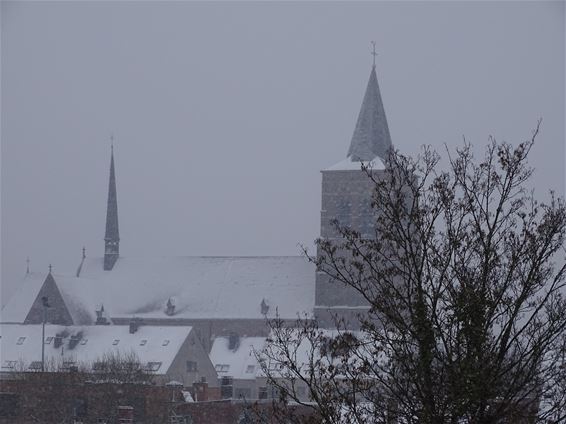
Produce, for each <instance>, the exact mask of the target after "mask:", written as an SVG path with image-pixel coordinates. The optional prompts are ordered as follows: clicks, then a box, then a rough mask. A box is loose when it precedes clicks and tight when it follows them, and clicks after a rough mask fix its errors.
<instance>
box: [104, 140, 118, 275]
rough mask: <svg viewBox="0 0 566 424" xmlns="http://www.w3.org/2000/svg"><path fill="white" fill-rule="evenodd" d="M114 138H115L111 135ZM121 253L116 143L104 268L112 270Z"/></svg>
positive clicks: (109, 195) (109, 197)
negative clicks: (115, 160) (115, 165)
mask: <svg viewBox="0 0 566 424" xmlns="http://www.w3.org/2000/svg"><path fill="white" fill-rule="evenodd" d="M111 139H112V140H113V139H114V138H113V137H111ZM119 254H120V234H119V232H118V199H117V197H116V175H115V174H114V145H113V144H112V146H111V152H110V178H109V180H108V203H107V206H106V234H105V236H104V270H105V271H110V270H111V269H112V268H113V267H114V264H115V263H116V260H118V256H119Z"/></svg>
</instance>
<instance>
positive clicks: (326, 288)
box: [315, 64, 393, 328]
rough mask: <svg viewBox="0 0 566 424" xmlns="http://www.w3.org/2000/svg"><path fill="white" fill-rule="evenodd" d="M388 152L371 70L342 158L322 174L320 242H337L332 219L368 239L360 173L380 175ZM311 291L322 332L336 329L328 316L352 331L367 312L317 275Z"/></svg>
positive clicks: (366, 187)
mask: <svg viewBox="0 0 566 424" xmlns="http://www.w3.org/2000/svg"><path fill="white" fill-rule="evenodd" d="M392 146H393V145H392V143H391V136H390V135H389V127H388V125H387V119H386V117H385V110H384V108H383V103H382V100H381V94H380V92H379V86H378V83H377V76H376V72H375V64H374V65H373V67H372V69H371V73H370V76H369V81H368V85H367V88H366V92H365V95H364V99H363V102H362V107H361V110H360V114H359V116H358V120H357V123H356V128H355V129H354V134H353V136H352V141H351V143H350V148H349V149H348V153H347V157H346V159H344V160H343V161H341V162H339V163H337V164H336V165H334V166H331V167H330V168H327V169H325V170H323V171H322V208H321V213H320V237H321V238H324V239H334V240H338V237H339V235H338V234H337V232H336V230H335V228H334V227H333V225H332V224H331V222H332V220H334V219H337V220H338V221H339V222H340V224H341V225H343V226H348V227H350V228H352V229H355V230H357V231H359V232H360V233H361V234H362V235H366V236H367V237H372V234H374V232H373V228H374V221H375V215H374V212H373V210H372V208H371V196H372V189H373V183H372V182H371V180H370V179H369V178H368V176H367V174H366V173H365V172H364V171H362V170H361V165H362V163H365V164H369V165H370V166H371V168H372V173H373V174H374V176H375V177H379V176H380V175H383V174H384V170H385V166H386V163H387V157H388V152H389V150H390V149H391V148H392ZM315 291H316V292H315V316H316V318H317V320H318V322H319V325H320V326H321V327H326V328H333V327H335V325H334V320H333V318H332V315H337V316H338V317H341V318H344V319H345V320H346V321H347V322H349V323H350V327H355V326H356V323H357V321H358V320H357V319H356V316H357V315H358V314H359V313H364V312H366V311H367V309H368V305H367V302H366V301H365V300H364V299H363V297H362V296H361V295H360V294H359V293H357V292H356V291H355V290H353V289H351V288H350V287H345V286H343V285H342V284H341V283H336V282H333V281H330V279H329V277H328V276H327V275H326V274H324V273H323V272H320V271H317V274H316V290H315Z"/></svg>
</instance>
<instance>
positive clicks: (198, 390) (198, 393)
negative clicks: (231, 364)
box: [193, 377, 208, 402]
mask: <svg viewBox="0 0 566 424" xmlns="http://www.w3.org/2000/svg"><path fill="white" fill-rule="evenodd" d="M193 391H194V394H195V395H194V400H195V402H206V401H207V400H208V383H207V382H206V377H201V379H200V381H195V382H194V383H193Z"/></svg>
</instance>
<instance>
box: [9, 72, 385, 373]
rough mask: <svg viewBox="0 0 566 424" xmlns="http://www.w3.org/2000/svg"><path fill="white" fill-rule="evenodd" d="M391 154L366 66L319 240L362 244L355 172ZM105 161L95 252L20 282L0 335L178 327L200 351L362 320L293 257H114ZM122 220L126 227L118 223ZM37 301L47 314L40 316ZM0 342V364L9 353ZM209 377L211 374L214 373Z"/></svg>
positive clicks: (363, 224) (333, 169)
mask: <svg viewBox="0 0 566 424" xmlns="http://www.w3.org/2000/svg"><path fill="white" fill-rule="evenodd" d="M391 148H392V142H391V136H390V133H389V128H388V125H387V119H386V116H385V110H384V107H383V102H382V99H381V94H380V90H379V85H378V81H377V75H376V69H375V63H374V64H373V66H372V68H371V71H370V76H369V81H368V83H367V88H366V91H365V95H364V98H363V101H362V105H361V109H360V112H359V116H358V119H357V122H356V125H355V129H354V133H353V136H352V139H351V143H350V146H349V149H348V150H347V154H346V155H345V158H344V159H343V160H341V161H339V162H338V163H336V164H335V165H333V166H330V167H328V168H326V169H324V170H322V171H321V173H322V188H321V200H322V202H321V214H320V237H321V238H330V239H332V238H334V239H336V237H337V234H336V233H335V230H334V228H333V226H332V225H331V221H332V220H334V219H337V220H338V221H339V222H340V223H341V224H343V225H348V226H350V227H351V228H354V229H356V230H358V231H360V232H361V233H362V234H364V233H367V232H370V231H371V229H372V227H373V221H374V217H373V211H372V208H371V194H372V183H371V181H370V179H369V178H368V176H367V175H366V174H365V172H364V171H362V170H361V165H362V163H366V164H369V163H371V168H372V171H371V172H373V173H375V174H376V175H378V176H379V174H380V173H381V174H383V172H384V169H385V166H386V158H387V155H388V151H389V150H390V149H391ZM117 166H119V163H118V161H115V157H114V151H113V149H112V150H111V153H110V170H109V180H108V200H107V213H106V227H105V234H104V251H103V254H102V255H101V256H93V257H91V256H90V255H86V252H85V251H84V249H83V255H82V259H81V261H80V263H78V264H77V269H76V271H75V272H74V273H71V274H67V275H64V274H61V275H60V274H56V273H52V272H51V269H50V270H49V272H48V273H47V275H45V274H41V273H32V272H29V271H28V273H27V274H26V275H25V278H24V279H23V281H21V282H20V284H19V288H18V290H17V292H16V293H15V294H14V295H13V297H12V298H11V299H10V300H9V301H8V303H7V304H6V306H5V307H4V308H3V310H2V311H1V316H0V323H1V324H2V327H3V328H4V330H3V331H2V333H5V332H6V330H5V329H6V328H7V326H22V325H23V326H26V325H34V324H35V325H37V324H42V323H43V322H44V320H46V322H47V323H49V324H50V325H57V326H85V327H87V326H97V325H100V326H109V327H110V326H116V325H118V326H120V325H122V326H126V325H130V324H131V323H132V322H136V326H137V325H139V326H154V327H169V326H185V327H191V328H192V329H194V332H195V334H196V337H198V339H199V340H200V343H201V344H202V347H203V348H204V349H205V351H207V352H209V353H210V351H211V349H212V347H213V345H214V343H215V340H218V339H228V338H233V337H237V338H240V339H244V338H253V337H267V336H268V334H269V327H268V325H267V324H266V318H273V317H275V316H276V314H277V315H278V316H279V317H280V318H281V319H283V320H287V321H289V322H290V323H291V322H293V321H294V320H296V319H297V317H298V316H299V315H300V316H301V317H305V316H306V317H309V318H311V319H316V320H317V321H318V322H319V325H320V326H321V327H322V328H331V327H332V322H333V321H332V315H333V314H339V315H342V316H346V317H353V316H355V315H356V314H359V313H360V312H361V313H363V312H364V310H367V304H366V303H365V301H364V300H363V299H362V298H361V296H359V294H358V295H357V294H356V293H354V292H353V291H351V290H347V289H346V288H345V287H343V286H341V285H338V284H335V283H333V282H332V281H329V279H328V277H327V276H326V275H325V274H323V273H321V272H317V270H316V267H315V265H314V264H312V263H311V262H309V261H308V259H307V258H305V257H303V256H286V257H284V256H279V257H277V256H275V257H268V256H266V257H148V258H130V257H128V255H127V252H121V251H120V231H119V219H118V217H119V213H118V211H119V196H118V194H119V191H118V190H117V182H116V175H115V168H116V167H117ZM121 219H127V217H123V216H122V217H121ZM46 300H47V302H48V307H46ZM5 341H6V340H5V338H4V339H3V340H2V357H3V358H4V359H12V360H15V359H18V358H8V356H7V355H9V352H10V349H9V346H6V343H5ZM217 371H218V368H217Z"/></svg>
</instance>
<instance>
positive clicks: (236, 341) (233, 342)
mask: <svg viewBox="0 0 566 424" xmlns="http://www.w3.org/2000/svg"><path fill="white" fill-rule="evenodd" d="M239 347H240V336H238V333H230V335H229V336H228V349H230V350H234V351H236V350H238V348H239Z"/></svg>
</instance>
